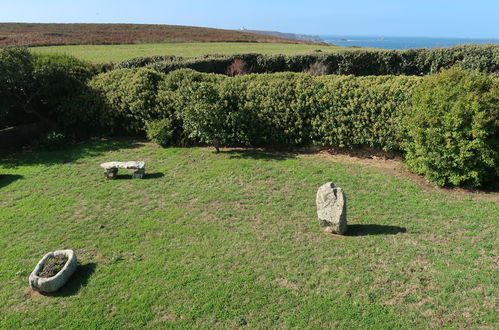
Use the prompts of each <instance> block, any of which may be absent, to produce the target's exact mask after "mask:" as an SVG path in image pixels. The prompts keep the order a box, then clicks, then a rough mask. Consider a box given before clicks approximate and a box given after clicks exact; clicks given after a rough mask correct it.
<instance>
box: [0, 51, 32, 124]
mask: <svg viewBox="0 0 499 330" xmlns="http://www.w3.org/2000/svg"><path fill="white" fill-rule="evenodd" d="M33 78H34V77H33V56H32V55H31V53H30V52H29V51H28V50H27V49H23V48H7V49H3V50H0V128H4V127H7V126H11V125H17V124H21V123H27V122H29V121H30V119H31V120H33V118H34V119H35V120H36V117H35V115H34V114H32V113H29V111H30V109H29V108H28V106H30V102H29V98H27V97H26V96H25V94H26V93H27V94H29V95H31V94H32V93H33V92H32V91H33V90H35V83H34V79H33Z"/></svg>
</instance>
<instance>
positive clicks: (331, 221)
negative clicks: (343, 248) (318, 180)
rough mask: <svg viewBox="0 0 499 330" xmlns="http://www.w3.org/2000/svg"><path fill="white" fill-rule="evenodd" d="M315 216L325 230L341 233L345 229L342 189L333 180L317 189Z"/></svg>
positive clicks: (345, 219)
mask: <svg viewBox="0 0 499 330" xmlns="http://www.w3.org/2000/svg"><path fill="white" fill-rule="evenodd" d="M316 203H317V216H318V217H319V224H320V226H321V228H322V230H324V231H325V232H328V233H334V234H340V235H343V234H344V233H345V232H346V230H347V204H346V197H345V193H344V192H343V189H341V188H340V187H338V186H336V185H335V184H334V183H333V182H328V183H326V184H324V185H322V186H321V187H320V188H319V190H318V191H317V197H316Z"/></svg>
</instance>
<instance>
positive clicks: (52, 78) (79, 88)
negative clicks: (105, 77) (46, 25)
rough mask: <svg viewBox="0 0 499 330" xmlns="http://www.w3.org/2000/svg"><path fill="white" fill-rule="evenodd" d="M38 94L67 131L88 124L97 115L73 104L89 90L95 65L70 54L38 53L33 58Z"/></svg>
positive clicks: (43, 107) (48, 112)
mask: <svg viewBox="0 0 499 330" xmlns="http://www.w3.org/2000/svg"><path fill="white" fill-rule="evenodd" d="M33 68H34V72H33V74H34V77H35V80H36V84H37V87H36V92H35V93H37V97H38V98H39V100H40V108H41V110H42V111H43V113H44V114H45V115H46V116H48V117H49V118H53V119H54V120H55V121H56V122H57V124H58V126H59V127H60V128H61V129H63V130H65V131H67V130H71V129H74V128H75V127H78V126H80V127H82V126H83V127H85V126H86V125H87V124H89V123H91V122H92V121H93V120H94V118H95V116H96V114H95V113H94V112H93V111H92V109H91V108H90V109H84V110H83V111H82V110H81V109H80V108H78V107H76V106H73V103H74V99H75V98H78V97H79V96H80V95H81V94H83V93H85V90H86V89H87V86H86V83H87V81H88V80H89V79H90V78H91V77H92V76H93V72H92V70H91V67H90V66H89V65H88V64H87V63H85V62H82V61H80V60H78V59H76V58H74V57H71V56H67V55H37V56H35V57H34V61H33Z"/></svg>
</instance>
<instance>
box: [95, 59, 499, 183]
mask: <svg viewBox="0 0 499 330" xmlns="http://www.w3.org/2000/svg"><path fill="white" fill-rule="evenodd" d="M89 86H90V87H91V88H92V90H94V92H95V93H97V94H98V95H99V97H100V99H101V100H102V104H103V106H102V109H103V110H102V111H101V120H100V121H101V122H102V123H104V124H105V125H107V126H108V127H109V128H112V129H117V128H123V129H125V131H127V132H133V133H140V132H147V134H148V136H149V137H150V138H151V139H153V140H155V141H157V142H158V143H161V144H163V145H166V144H169V143H176V142H178V141H184V142H185V141H187V140H188V141H190V142H193V143H199V142H201V143H207V144H211V145H213V146H215V147H216V148H217V149H218V148H219V147H220V146H224V145H226V146H268V145H286V146H300V145H322V146H339V147H348V148H356V147H362V146H368V147H372V148H377V149H383V150H386V151H400V150H404V151H405V152H406V153H407V164H408V167H409V168H410V169H411V170H413V171H414V172H416V173H420V174H423V175H425V176H426V177H427V178H428V179H429V180H430V181H431V182H434V183H436V184H438V185H467V186H473V187H476V186H482V185H486V184H488V183H490V182H492V181H497V175H498V170H497V168H498V167H499V166H498V164H499V159H498V154H499V142H498V140H499V138H498V137H499V120H498V109H497V105H498V104H499V102H498V98H497V93H498V86H499V84H498V79H497V78H493V77H492V76H487V75H485V74H482V73H478V72H476V71H468V70H462V69H458V68H454V69H452V70H450V71H449V70H446V71H444V72H442V73H438V74H435V75H430V76H427V77H417V76H395V75H387V76H366V77H355V76H352V75H349V76H344V75H343V76H340V75H325V76H318V77H316V76H312V75H309V74H304V73H289V72H288V73H275V74H251V75H246V76H236V77H227V76H225V75H219V74H204V73H199V72H197V71H194V70H191V69H182V70H177V71H174V72H172V73H170V74H167V75H165V74H162V73H159V72H157V71H154V70H151V69H147V68H136V69H119V70H116V71H112V72H109V73H106V74H101V75H98V76H96V77H94V78H93V79H92V80H91V81H90V83H89Z"/></svg>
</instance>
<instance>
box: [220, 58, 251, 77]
mask: <svg viewBox="0 0 499 330" xmlns="http://www.w3.org/2000/svg"><path fill="white" fill-rule="evenodd" d="M250 72H251V70H250V69H249V68H247V67H246V63H245V62H244V60H242V59H240V58H236V59H235V60H234V61H233V62H232V64H231V65H229V67H228V68H227V72H226V74H227V75H228V76H229V77H234V76H242V75H245V74H248V73H250Z"/></svg>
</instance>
